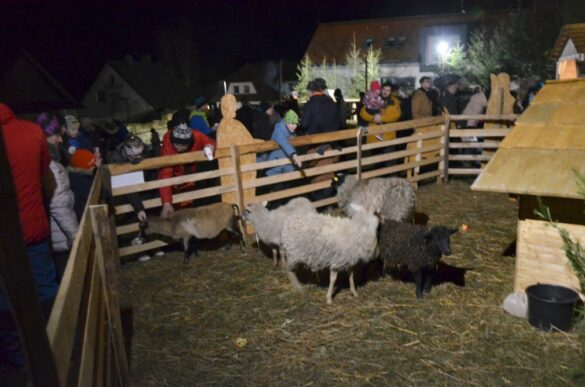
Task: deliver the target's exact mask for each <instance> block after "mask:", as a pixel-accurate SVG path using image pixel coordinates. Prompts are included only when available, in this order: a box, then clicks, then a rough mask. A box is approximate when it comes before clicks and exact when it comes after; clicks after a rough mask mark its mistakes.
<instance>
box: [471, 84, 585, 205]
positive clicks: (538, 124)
mask: <svg viewBox="0 0 585 387" xmlns="http://www.w3.org/2000/svg"><path fill="white" fill-rule="evenodd" d="M574 169H576V170H577V171H579V172H580V173H585V79H574V80H564V81H548V82H547V83H546V85H545V86H544V87H543V88H542V89H541V90H540V91H539V93H538V94H537V96H536V98H535V99H534V101H533V102H532V103H531V104H530V106H529V107H528V109H526V111H525V112H524V113H523V114H522V115H521V116H520V117H519V118H518V120H517V121H516V125H515V126H514V129H512V131H511V132H510V134H508V136H507V137H506V138H505V139H504V140H503V141H502V143H501V144H500V147H499V149H498V151H497V152H496V153H495V155H494V156H493V157H492V159H491V160H490V162H489V163H488V164H487V166H486V167H485V169H483V171H482V172H481V174H480V175H479V176H478V178H477V179H476V181H475V182H474V183H473V185H472V187H471V188H472V189H474V190H478V191H494V192H509V193H515V194H525V195H538V196H553V197H561V198H574V199H579V198H581V196H580V195H579V194H578V193H577V183H576V176H575V174H574V171H573V170H574Z"/></svg>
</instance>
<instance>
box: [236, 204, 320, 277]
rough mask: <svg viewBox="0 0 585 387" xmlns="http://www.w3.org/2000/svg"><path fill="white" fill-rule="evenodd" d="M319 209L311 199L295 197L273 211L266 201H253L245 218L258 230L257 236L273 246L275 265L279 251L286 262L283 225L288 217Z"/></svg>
mask: <svg viewBox="0 0 585 387" xmlns="http://www.w3.org/2000/svg"><path fill="white" fill-rule="evenodd" d="M315 212H317V210H316V209H315V207H314V206H313V204H312V203H311V201H310V200H309V199H306V198H295V199H292V200H291V201H289V202H288V203H287V204H285V205H282V206H280V207H278V208H276V209H274V210H272V211H269V210H268V209H267V208H266V203H252V204H248V206H246V211H244V214H243V218H244V220H245V221H249V222H250V223H252V225H253V226H254V229H255V230H256V236H257V237H258V239H260V240H261V241H262V242H264V243H265V244H266V245H268V246H270V247H272V261H273V263H274V266H276V264H277V263H278V253H277V251H278V250H280V255H281V258H282V262H283V263H284V261H285V257H284V250H283V249H281V247H282V239H281V233H282V226H283V225H284V221H285V219H286V218H288V217H289V216H291V215H293V214H308V213H315Z"/></svg>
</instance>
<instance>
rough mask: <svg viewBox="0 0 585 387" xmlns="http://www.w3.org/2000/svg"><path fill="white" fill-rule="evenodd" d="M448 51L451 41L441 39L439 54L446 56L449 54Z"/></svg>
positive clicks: (438, 47)
mask: <svg viewBox="0 0 585 387" xmlns="http://www.w3.org/2000/svg"><path fill="white" fill-rule="evenodd" d="M447 51H449V43H447V42H445V41H444V40H442V41H440V42H439V43H438V44H437V52H438V53H439V55H441V56H442V57H444V56H445V55H446V54H447Z"/></svg>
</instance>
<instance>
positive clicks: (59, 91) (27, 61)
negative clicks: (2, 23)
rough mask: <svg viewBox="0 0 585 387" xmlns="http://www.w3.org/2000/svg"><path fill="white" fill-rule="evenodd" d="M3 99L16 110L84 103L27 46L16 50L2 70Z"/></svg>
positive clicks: (23, 110) (73, 105) (78, 105)
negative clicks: (27, 49) (38, 60)
mask: <svg viewBox="0 0 585 387" xmlns="http://www.w3.org/2000/svg"><path fill="white" fill-rule="evenodd" d="M0 101H2V102H4V103H6V104H7V105H9V106H10V107H11V108H12V109H13V110H14V111H15V112H16V113H31V112H39V111H41V110H58V109H64V108H67V109H71V108H78V107H80V106H81V104H80V103H79V101H77V100H76V99H75V98H74V97H73V96H71V94H69V93H68V92H67V91H66V90H65V89H64V88H63V87H62V86H61V85H60V84H59V82H57V80H56V79H55V78H53V76H51V74H49V73H48V72H47V70H45V69H44V68H43V66H41V65H40V64H39V63H38V62H37V61H36V60H35V59H34V58H33V57H32V56H31V55H30V54H29V53H28V52H27V51H26V50H24V49H22V50H20V51H19V52H15V53H14V58H13V60H12V61H10V62H9V63H7V64H6V65H5V66H4V67H3V71H2V72H1V73H0Z"/></svg>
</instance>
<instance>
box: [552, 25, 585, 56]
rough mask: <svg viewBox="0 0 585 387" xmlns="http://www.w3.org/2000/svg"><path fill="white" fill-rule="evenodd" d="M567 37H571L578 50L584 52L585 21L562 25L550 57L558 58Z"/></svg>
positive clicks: (567, 39)
mask: <svg viewBox="0 0 585 387" xmlns="http://www.w3.org/2000/svg"><path fill="white" fill-rule="evenodd" d="M569 39H571V41H572V42H573V44H574V45H575V48H576V49H577V51H578V52H580V53H585V23H577V24H565V25H564V26H563V28H562V29H561V32H560V33H559V36H558V37H557V41H556V42H555V45H554V48H553V50H552V52H551V54H550V58H551V59H553V60H558V59H559V57H560V56H561V54H562V52H563V50H564V49H565V46H566V44H567V42H568V41H569Z"/></svg>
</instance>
